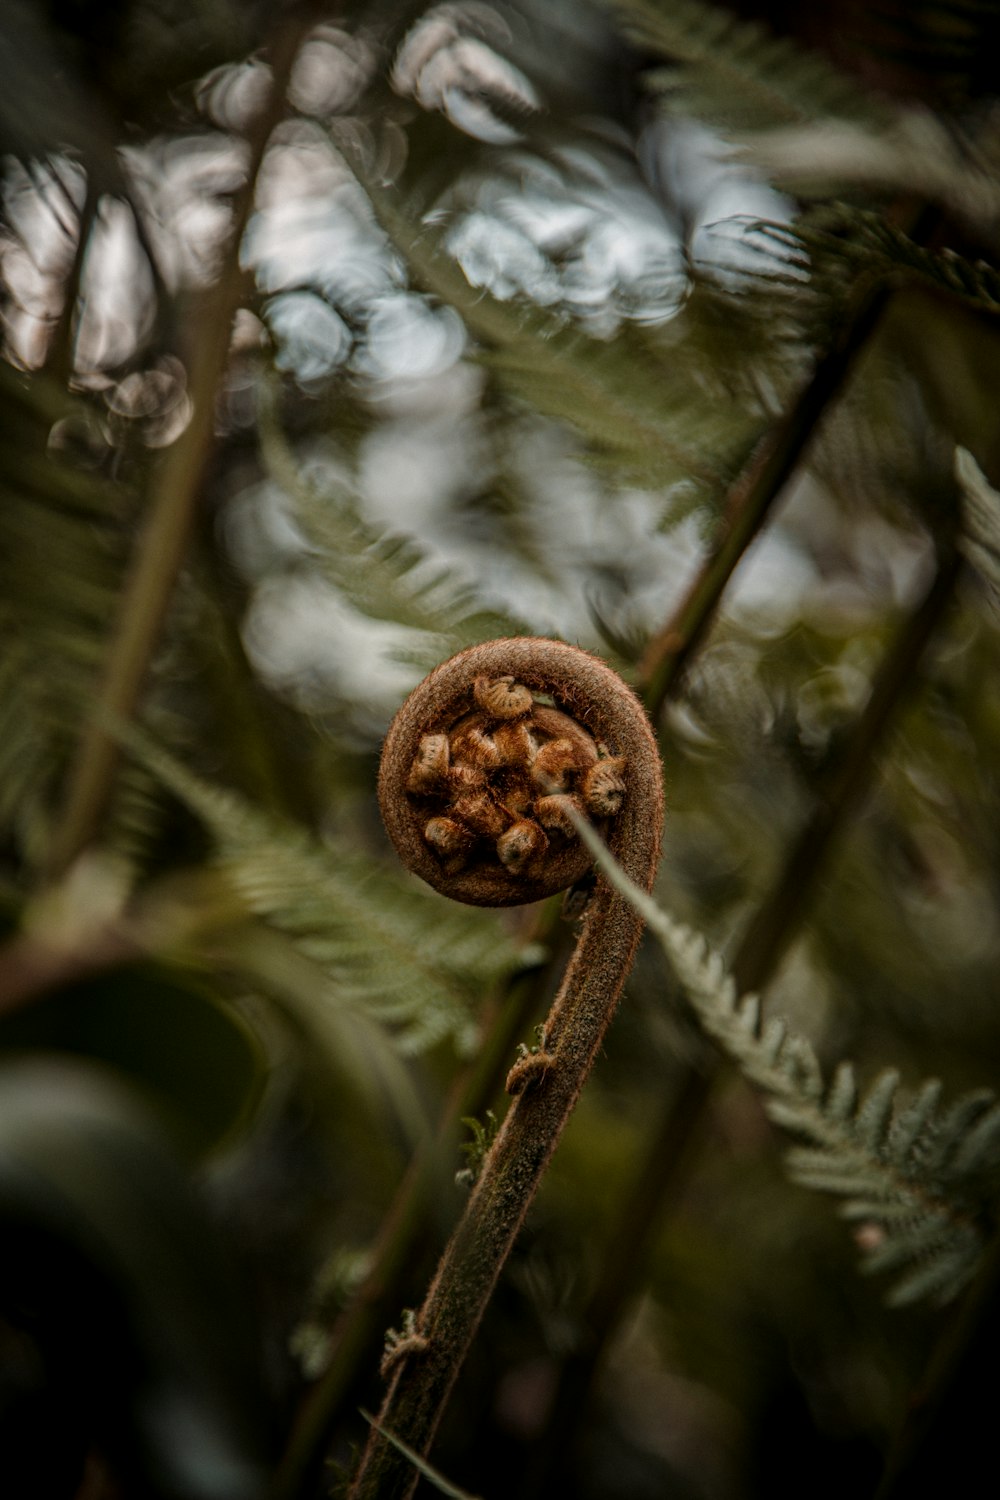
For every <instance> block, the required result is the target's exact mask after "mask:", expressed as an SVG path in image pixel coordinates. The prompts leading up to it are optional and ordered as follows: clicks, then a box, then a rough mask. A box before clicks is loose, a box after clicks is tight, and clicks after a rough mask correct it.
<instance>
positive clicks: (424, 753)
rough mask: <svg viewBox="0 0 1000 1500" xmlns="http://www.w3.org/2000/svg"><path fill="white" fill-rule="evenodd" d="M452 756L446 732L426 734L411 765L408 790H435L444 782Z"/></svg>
mask: <svg viewBox="0 0 1000 1500" xmlns="http://www.w3.org/2000/svg"><path fill="white" fill-rule="evenodd" d="M450 758H451V757H450V750H449V747H448V736H447V735H446V734H425V735H424V737H423V739H422V740H421V741H420V745H419V748H418V750H417V754H416V757H415V759H414V762H413V765H412V766H411V767H410V774H409V776H408V777H407V779H406V790H407V791H408V792H417V793H421V792H423V793H427V792H433V791H435V790H436V789H437V788H439V787H440V786H441V785H442V783H443V782H444V779H445V776H446V775H447V772H448V762H449V760H450Z"/></svg>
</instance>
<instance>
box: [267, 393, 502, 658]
mask: <svg viewBox="0 0 1000 1500" xmlns="http://www.w3.org/2000/svg"><path fill="white" fill-rule="evenodd" d="M260 446H261V453H262V456H263V458H264V462H265V464H266V466H267V470H268V473H269V475H270V477H271V479H272V480H273V481H274V483H275V484H276V485H277V486H278V488H279V489H280V490H281V491H282V493H283V494H284V495H285V497H286V499H287V500H288V501H289V502H290V503H291V506H292V514H293V517H294V520H295V523H296V525H297V526H298V528H299V529H300V531H301V533H302V535H303V537H304V538H305V540H306V542H307V543H308V544H309V545H310V546H311V547H312V548H313V549H314V555H313V561H314V563H315V566H316V567H317V568H318V570H319V571H320V573H321V574H322V576H323V577H324V578H326V579H327V581H328V582H330V583H331V584H333V586H334V587H335V588H336V589H337V591H338V592H339V593H340V594H341V595H342V596H343V597H344V598H345V599H346V600H348V601H349V602H350V603H351V604H353V605H354V607H355V608H356V609H358V610H360V611H361V613H362V614H365V615H368V616H369V617H370V618H373V619H379V620H387V621H391V622H392V623H394V624H397V625H403V626H406V627H407V628H408V629H410V630H413V631H421V632H424V633H426V635H427V636H428V637H430V639H429V640H428V641H427V644H426V646H425V647H424V648H423V649H422V650H421V649H420V648H418V647H417V646H416V645H414V646H412V647H411V648H410V649H409V650H408V651H407V659H408V660H417V661H421V662H423V661H424V660H425V659H426V663H427V665H428V666H430V665H432V664H433V663H436V662H437V661H439V660H440V659H441V657H442V656H446V655H449V654H452V653H454V652H455V651H458V650H461V649H462V647H464V646H469V645H473V644H474V643H475V642H477V641H485V640H493V639H495V638H496V637H498V636H509V635H524V634H527V633H528V632H527V629H526V626H525V625H524V622H523V621H519V620H516V619H514V618H513V616H511V615H506V614H503V613H501V612H500V611H499V610H488V611H487V610H484V609H483V608H482V605H481V602H480V600H479V599H478V598H477V596H476V594H475V593H474V591H473V590H472V588H471V587H470V586H468V585H466V584H465V583H464V582H462V581H461V580H459V579H457V578H456V577H455V576H454V575H453V574H452V573H450V572H449V571H448V570H447V569H446V568H444V567H443V566H438V567H436V568H434V569H433V570H429V568H428V559H427V555H426V553H425V552H424V551H423V550H422V549H421V548H420V547H419V546H418V545H417V544H416V542H414V541H412V540H411V539H410V538H407V537H401V536H384V535H380V534H379V533H378V532H376V531H375V530H374V529H373V528H372V527H370V526H368V525H366V524H365V523H364V522H363V521H362V520H361V518H360V515H359V513H358V505H357V496H356V495H355V494H354V493H353V492H352V491H351V489H350V486H349V484H348V483H347V482H346V481H343V480H341V481H332V480H330V481H328V482H327V483H325V484H324V488H323V490H322V491H321V489H320V487H319V485H318V484H316V483H315V482H314V481H313V480H312V479H311V478H310V476H309V474H308V473H307V472H306V471H304V469H303V468H302V466H301V464H300V463H299V461H298V459H297V457H296V455H295V454H294V453H293V451H292V449H291V447H290V446H289V444H288V442H287V440H286V438H285V435H284V433H283V432H282V430H281V427H280V425H279V422H278V418H277V412H276V410H275V405H274V402H273V400H272V398H271V397H270V395H269V393H268V392H267V390H266V389H264V390H263V391H262V395H261V401H260Z"/></svg>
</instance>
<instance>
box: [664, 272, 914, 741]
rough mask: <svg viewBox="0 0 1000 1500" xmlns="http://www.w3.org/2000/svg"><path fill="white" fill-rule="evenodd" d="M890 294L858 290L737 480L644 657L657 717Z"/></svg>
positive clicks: (877, 289)
mask: <svg viewBox="0 0 1000 1500" xmlns="http://www.w3.org/2000/svg"><path fill="white" fill-rule="evenodd" d="M886 296H887V292H886V289H885V287H884V286H882V285H878V286H876V285H873V284H868V285H866V286H863V287H862V288H860V289H859V290H858V291H857V292H856V293H855V297H854V301H853V305H852V306H851V307H849V308H847V309H845V312H844V317H843V319H842V321H841V323H840V325H839V328H838V331H837V333H836V335H835V337H834V340H833V343H832V344H831V346H830V348H829V349H827V350H826V351H825V352H824V353H823V355H822V356H821V357H820V358H819V359H818V360H817V362H816V364H815V366H814V368H813V371H812V374H811V375H810V377H809V379H808V381H807V382H806V384H805V385H804V386H803V388H802V390H801V392H800V393H799V395H798V396H797V397H796V399H795V400H794V401H793V402H792V404H791V405H790V406H789V407H788V408H787V409H786V410H785V411H784V412H783V413H782V415H781V416H780V417H779V418H778V420H777V421H776V422H775V423H774V424H773V426H772V427H770V428H769V429H768V431H767V432H766V433H765V434H764V436H763V437H762V438H761V440H760V442H759V443H758V445H757V447H756V448H755V449H754V451H753V454H752V455H751V457H750V461H749V463H748V464H747V465H746V467H745V468H744V469H743V471H742V473H740V474H739V475H738V477H737V478H736V480H735V481H734V483H733V485H732V488H731V489H730V491H729V493H728V495H727V496H726V498H725V504H724V508H723V515H722V520H721V522H720V524H719V528H718V531H717V533H716V536H715V539H714V541H713V544H712V548H711V551H710V552H709V555H708V557H707V558H706V559H705V562H704V563H703V565H702V567H701V568H700V569H699V571H698V573H697V575H696V576H695V578H694V579H693V581H692V583H691V586H690V588H689V589H688V591H687V593H686V594H685V596H684V598H683V599H682V600H681V601H680V603H679V604H678V606H677V608H676V609H675V610H674V612H673V614H672V615H671V616H670V618H669V619H668V620H667V621H666V623H665V624H664V625H663V626H662V628H661V629H660V630H659V631H657V633H656V635H654V636H653V637H652V639H651V640H650V642H649V644H648V645H647V647H646V650H645V652H644V654H643V657H642V660H641V661H640V663H639V669H638V686H639V687H640V688H641V690H642V695H643V699H644V701H645V703H646V707H647V708H648V709H649V713H650V716H651V717H652V719H653V721H654V722H655V721H656V719H657V717H658V715H659V712H660V709H661V708H662V707H663V704H664V702H665V700H666V699H667V698H668V697H669V695H670V693H671V691H672V690H673V688H674V686H675V684H676V683H677V682H678V681H679V680H680V678H681V675H682V674H683V672H684V669H685V667H686V666H687V663H688V662H689V661H690V660H691V657H692V656H693V654H694V652H695V651H696V650H697V649H698V646H699V645H700V643H701V640H702V638H703V636H704V634H705V631H706V630H707V629H708V627H709V625H710V624H711V621H712V617H713V615H714V614H715V610H716V607H717V605H718V603H719V600H720V599H721V597H722V594H723V592H724V590H725V588H726V585H727V584H728V583H729V580H730V578H731V577H732V575H733V573H734V572H735V570H736V567H737V565H738V564H739V562H740V559H741V558H742V556H743V554H744V552H745V551H746V550H747V548H748V547H749V546H750V543H751V542H752V541H753V539H754V537H755V536H756V535H757V533H758V532H759V531H760V529H761V527H762V526H763V524H764V522H765V521H766V519H767V516H768V512H769V511H770V509H771V506H772V505H773V504H774V503H775V501H776V500H777V499H778V497H779V495H780V494H781V491H782V490H783V488H784V486H785V485H786V483H787V482H788V480H789V479H790V478H791V475H792V474H793V472H794V470H795V467H796V465H797V464H798V462H799V460H800V459H801V457H802V454H803V452H804V450H805V448H806V445H807V444H808V443H809V441H810V440H811V438H812V437H813V435H814V434H815V432H816V428H817V426H818V424H819V422H820V419H821V418H822V416H823V414H824V413H825V412H826V410H827V409H828V407H829V405H830V403H831V402H832V401H833V400H834V399H835V397H836V396H837V394H838V393H839V391H840V389H841V387H842V386H843V384H844V381H845V380H846V378H847V376H848V374H849V373H850V370H851V367H852V365H853V363H854V360H855V358H856V357H857V355H858V353H859V352H860V350H862V349H863V348H864V346H865V344H866V343H867V341H868V339H869V338H870V336H871V334H872V331H873V329H874V328H875V325H876V323H877V322H878V320H879V318H880V316H881V314H882V309H883V308H884V306H885V302H886Z"/></svg>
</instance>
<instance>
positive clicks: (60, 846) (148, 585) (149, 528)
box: [49, 17, 305, 876]
mask: <svg viewBox="0 0 1000 1500" xmlns="http://www.w3.org/2000/svg"><path fill="white" fill-rule="evenodd" d="M304 25H305V18H304V17H302V18H300V19H299V20H298V21H297V22H294V23H293V22H291V21H288V20H286V21H284V23H283V24H282V27H281V29H280V31H279V33H278V35H277V37H276V39H275V43H274V46H273V48H272V49H271V57H270V61H271V64H272V71H273V80H272V87H271V95H270V98H269V101H268V104H267V105H266V107H265V109H264V111H263V112H262V114H261V116H260V117H259V119H258V120H257V121H256V122H255V125H254V127H253V133H252V136H251V139H250V161H249V163H248V167H247V174H246V178H245V179H244V182H243V185H242V187H241V188H240V191H239V193H238V194H237V195H236V198H235V201H234V205H233V227H232V231H231V233H230V237H229V242H228V245H227V247H226V252H225V256H224V258H223V265H222V270H221V273H220V276H219V281H218V283H217V285H216V286H215V287H214V288H213V289H212V292H211V294H210V295H209V297H208V300H207V305H206V306H205V307H204V308H202V309H201V310H200V317H199V321H198V324H197V328H196V329H193V330H192V331H193V333H194V337H193V340H192V345H193V350H194V353H193V357H192V361H191V370H190V379H189V388H190V391H191V395H192V405H193V409H192V415H191V420H190V422H189V423H188V425H187V427H186V428H185V429H184V432H183V433H182V434H181V436H180V437H179V438H178V439H177V441H176V442H175V443H174V444H173V446H172V447H170V448H168V449H167V451H166V453H165V455H164V460H163V464H162V465H161V467H160V469H159V471H158V474H157V477H156V480H155V483H154V489H153V493H152V495H151V497H150V506H149V517H148V521H147V523H146V527H145V530H144V532H143V535H142V536H141V538H140V540H139V544H138V547H137V549H136V554H135V558H134V561H133V565H132V569H131V572H130V573H129V576H128V578H127V579H126V582H125V587H124V591H123V595H122V601H121V613H120V622H119V626H118V629H117V630H116V632H115V634H114V636H113V638H112V641H111V644H110V648H109V652H108V660H107V665H106V667H105V672H104V680H103V683H102V685H101V688H100V691H99V694H98V703H99V712H98V713H97V714H96V715H95V717H94V718H93V719H92V720H91V721H90V723H89V724H88V725H87V727H86V729H85V730H84V733H83V735H82V737H81V741H80V746H79V749H78V752H77V758H76V762H75V765H74V766H73V769H72V772H71V776H70V782H69V788H68V791H67V796H66V806H65V809H64V811H63V814H62V817H61V819H60V820H59V824H58V829H57V832H56V833H55V834H54V836H53V843H52V848H51V850H50V854H49V874H50V876H58V875H59V874H61V873H62V872H63V871H64V870H65V869H67V868H68V866H69V865H70V864H71V863H72V862H73V860H74V859H75V858H76V856H77V855H78V854H79V853H80V852H81V851H82V850H83V849H85V848H86V846H87V845H88V844H89V843H90V842H91V840H92V839H93V838H94V837H95V835H96V833H97V831H98V828H99V826H100V821H101V818H102V817H103V815H104V812H105V810H106V808H107V805H108V802H109V800H110V798H111V795H112V790H113V787H114V779H115V774H116V771H117V768H118V762H119V759H120V755H121V750H120V746H119V743H118V740H117V739H116V738H115V736H114V735H113V733H112V732H111V731H110V729H109V727H108V726H109V723H112V722H114V721H115V720H119V719H127V718H130V717H131V716H132V714H133V712H134V711H135V706H136V703H137V701H138V697H139V692H140V689H141V686H142V682H143V679H144V678H145V675H146V671H147V669H148V666H149V662H150V659H151V657H152V654H153V651H154V650H155V647H156V643H157V641H158V640H159V636H160V631H161V629H162V627H163V623H164V620H165V619H166V615H167V609H168V607H169V604H170V599H171V596H172V594H173V590H174V585H175V583H176V581H177V575H178V573H179V571H180V567H181V563H182V561H183V558H184V554H185V551H186V549H187V544H188V541H189V538H190V535H191V528H192V525H193V522H194V517H195V511H196V507H197V503H198V497H199V495H200V493H201V486H202V482H203V479H204V475H205V470H206V467H207V464H208V459H209V455H210V453H211V448H212V442H213V438H214V413H215V398H216V393H217V391H218V388H219V383H220V381H221V379H222V376H223V373H224V371H225V367H226V362H227V360H228V356H229V340H230V330H231V327H232V321H233V318H234V316H235V314H236V311H237V308H238V306H239V303H240V298H241V296H242V294H243V291H244V275H243V273H242V272H241V270H240V265H239V251H240V243H241V241H242V238H243V232H244V230H245V228H246V224H247V220H248V218H249V216H250V210H251V208H252V206H253V198H254V189H255V186H256V181H257V174H258V171H259V169H260V164H261V162H262V161H263V158H264V152H265V150H266V148H267V143H268V141H269V139H270V136H271V132H272V130H273V129H274V126H275V125H276V124H277V122H278V120H279V118H280V116H281V113H282V111H283V109H284V99H285V94H286V91H287V87H288V80H289V77H290V74H291V68H292V64H293V62H294V60H295V56H296V53H297V52H298V49H299V43H300V41H301V37H302V32H303V27H304Z"/></svg>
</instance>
